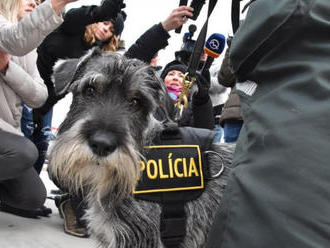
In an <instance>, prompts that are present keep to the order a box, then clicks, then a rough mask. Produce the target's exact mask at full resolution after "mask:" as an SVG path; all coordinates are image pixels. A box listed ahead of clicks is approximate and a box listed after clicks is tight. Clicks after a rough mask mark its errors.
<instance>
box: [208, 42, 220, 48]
mask: <svg viewBox="0 0 330 248" xmlns="http://www.w3.org/2000/svg"><path fill="white" fill-rule="evenodd" d="M209 46H210V48H211V49H214V50H218V49H219V47H220V43H219V41H218V40H217V39H212V40H211V41H210V42H209Z"/></svg>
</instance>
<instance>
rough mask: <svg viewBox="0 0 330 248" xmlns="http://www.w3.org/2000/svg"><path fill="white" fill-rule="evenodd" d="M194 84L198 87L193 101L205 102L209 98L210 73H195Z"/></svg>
mask: <svg viewBox="0 0 330 248" xmlns="http://www.w3.org/2000/svg"><path fill="white" fill-rule="evenodd" d="M196 84H197V87H198V90H197V92H196V93H195V95H194V99H196V98H198V99H200V100H202V99H203V100H205V101H207V100H208V98H209V89H210V85H211V83H210V72H209V71H208V70H207V71H204V72H203V75H202V74H201V72H196Z"/></svg>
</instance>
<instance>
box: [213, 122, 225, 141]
mask: <svg viewBox="0 0 330 248" xmlns="http://www.w3.org/2000/svg"><path fill="white" fill-rule="evenodd" d="M213 131H214V132H215V133H216V135H215V137H214V139H213V143H220V141H221V138H222V136H223V128H222V127H221V126H220V125H219V124H216V125H214V129H213Z"/></svg>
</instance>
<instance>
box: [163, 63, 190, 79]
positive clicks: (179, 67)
mask: <svg viewBox="0 0 330 248" xmlns="http://www.w3.org/2000/svg"><path fill="white" fill-rule="evenodd" d="M173 70H176V71H181V72H183V73H186V72H187V66H186V65H184V64H181V63H180V62H178V61H177V60H173V61H172V62H170V63H168V64H167V65H166V66H165V67H164V69H163V71H162V74H161V75H160V77H161V78H162V79H163V80H164V79H165V77H166V75H167V74H168V73H169V72H170V71H173Z"/></svg>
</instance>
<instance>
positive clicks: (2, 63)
mask: <svg viewBox="0 0 330 248" xmlns="http://www.w3.org/2000/svg"><path fill="white" fill-rule="evenodd" d="M9 58H10V56H9V54H8V53H6V52H4V51H2V50H0V72H1V73H3V74H6V71H7V69H8V65H9Z"/></svg>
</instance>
